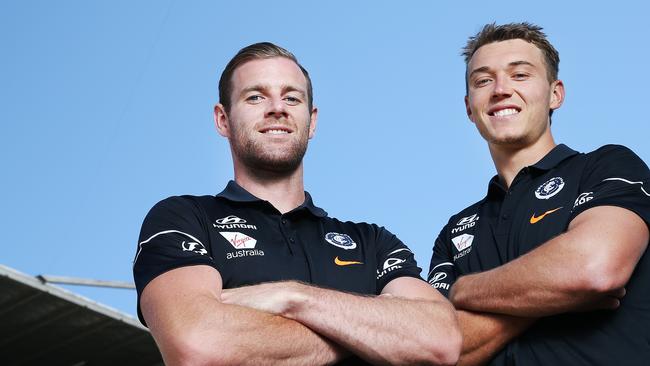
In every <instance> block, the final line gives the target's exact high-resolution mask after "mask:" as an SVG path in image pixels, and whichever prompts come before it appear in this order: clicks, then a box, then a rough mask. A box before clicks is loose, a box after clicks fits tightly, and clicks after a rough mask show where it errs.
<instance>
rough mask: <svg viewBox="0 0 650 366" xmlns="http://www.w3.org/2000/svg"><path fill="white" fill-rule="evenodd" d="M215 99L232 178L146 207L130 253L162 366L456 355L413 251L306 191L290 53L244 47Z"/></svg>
mask: <svg viewBox="0 0 650 366" xmlns="http://www.w3.org/2000/svg"><path fill="white" fill-rule="evenodd" d="M219 99H220V104H217V105H216V107H215V109H214V111H215V124H216V127H217V130H218V131H219V133H220V134H221V135H222V136H224V137H226V138H228V141H229V142H230V148H231V152H232V158H233V166H234V175H235V179H234V181H231V182H229V183H228V185H227V187H226V188H225V189H224V190H223V191H222V192H221V193H219V194H218V195H216V196H202V197H197V196H181V197H171V198H168V199H165V200H163V201H161V202H159V203H158V204H157V205H155V206H154V207H153V208H152V209H151V211H150V212H149V214H148V215H147V217H146V218H145V221H144V224H143V226H142V230H141V233H140V240H139V245H138V251H137V254H136V258H135V260H134V277H135V281H136V286H137V290H138V315H139V317H140V319H141V321H142V322H143V323H145V324H146V325H147V326H148V327H149V329H150V330H151V333H152V334H153V336H154V338H155V340H156V343H157V344H158V347H159V348H160V350H161V352H162V355H163V358H164V360H165V363H167V364H170V365H175V364H234V365H247V364H250V365H261V364H294V365H309V364H332V363H336V362H344V363H345V362H347V363H350V364H359V363H363V361H364V360H365V361H367V362H371V363H390V364H397V363H399V364H409V363H417V364H420V363H435V364H454V363H455V362H456V360H457V358H458V353H459V349H460V333H459V331H458V328H457V323H456V319H455V315H454V312H453V308H452V307H451V305H450V304H449V303H448V302H447V300H445V299H444V297H443V296H441V295H440V294H439V293H438V292H437V291H435V290H433V289H432V288H431V287H430V286H428V285H427V283H426V282H424V281H423V280H421V279H420V278H419V273H420V269H419V268H418V267H417V264H416V263H415V259H414V256H413V253H411V251H410V250H409V249H408V248H407V247H406V246H405V245H404V244H403V243H402V242H401V241H400V240H399V239H397V238H396V237H395V236H394V235H392V234H391V233H390V232H388V231H387V230H386V229H384V228H383V227H378V226H376V225H370V224H365V223H364V224H357V223H352V222H341V221H339V220H337V219H334V218H330V217H328V216H327V213H326V212H325V211H323V210H322V209H321V208H318V207H316V206H315V205H314V203H313V202H312V199H311V197H310V195H309V194H308V193H307V192H305V191H304V187H303V165H302V158H303V156H304V154H305V151H306V148H307V141H308V139H310V138H312V137H313V136H314V131H315V129H316V120H317V119H316V117H317V109H316V108H315V107H314V106H313V105H312V87H311V81H310V79H309V74H308V73H307V71H306V70H305V69H304V68H303V67H302V66H301V65H300V64H299V63H298V62H297V60H296V58H295V57H294V56H293V55H292V54H291V53H289V52H288V51H286V50H285V49H283V48H280V47H278V46H276V45H273V44H271V43H258V44H253V45H251V46H248V47H246V48H244V49H242V50H241V51H239V53H238V54H237V55H236V56H235V57H234V58H233V59H232V60H231V61H230V62H229V63H228V65H227V66H226V68H225V70H224V72H223V74H222V76H221V80H220V82H219Z"/></svg>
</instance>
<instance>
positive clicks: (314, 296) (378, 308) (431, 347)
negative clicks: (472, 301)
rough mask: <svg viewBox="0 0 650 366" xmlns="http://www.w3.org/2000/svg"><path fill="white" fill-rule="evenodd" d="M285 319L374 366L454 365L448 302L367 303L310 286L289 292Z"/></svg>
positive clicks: (389, 299) (370, 300)
mask: <svg viewBox="0 0 650 366" xmlns="http://www.w3.org/2000/svg"><path fill="white" fill-rule="evenodd" d="M289 293H290V295H289V297H288V306H287V308H286V310H285V311H284V312H283V313H282V315H283V316H286V317H288V318H290V319H295V320H296V321H298V322H300V323H302V324H304V325H306V326H308V327H309V328H310V329H313V330H314V331H316V332H318V333H319V334H321V335H324V336H325V337H327V338H329V339H332V340H333V341H335V342H336V343H338V344H340V345H342V346H343V347H344V348H346V349H349V350H351V351H352V352H354V353H355V354H357V355H358V356H360V357H362V358H364V359H366V360H367V361H369V362H371V363H374V364H396V363H399V364H420V363H425V362H428V363H431V362H435V363H438V364H453V363H455V362H456V359H455V357H456V355H453V357H451V358H450V357H449V356H448V355H449V354H450V353H453V351H451V352H446V351H447V350H451V349H454V347H455V346H456V345H455V344H453V343H454V341H455V339H459V338H455V337H454V335H455V334H457V328H456V319H455V316H454V314H453V308H452V307H451V305H450V304H449V303H448V302H446V301H431V300H418V299H405V298H400V297H394V296H378V297H364V296H358V295H353V294H347V293H341V292H338V291H332V290H325V289H320V288H315V287H311V286H304V285H303V286H296V287H293V289H292V291H290V292H289Z"/></svg>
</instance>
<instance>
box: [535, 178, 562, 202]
mask: <svg viewBox="0 0 650 366" xmlns="http://www.w3.org/2000/svg"><path fill="white" fill-rule="evenodd" d="M562 188H564V179H562V178H560V177H555V178H551V179H549V180H547V181H546V182H544V183H543V184H542V185H541V186H539V187H537V189H536V190H535V197H537V198H538V199H540V200H547V199H549V198H551V197H553V196H555V195H556V194H558V193H560V191H561V190H562Z"/></svg>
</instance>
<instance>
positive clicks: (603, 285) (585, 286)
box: [576, 265, 631, 295]
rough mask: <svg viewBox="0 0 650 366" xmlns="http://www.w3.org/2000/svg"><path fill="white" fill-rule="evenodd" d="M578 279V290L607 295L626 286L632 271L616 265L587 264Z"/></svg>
mask: <svg viewBox="0 0 650 366" xmlns="http://www.w3.org/2000/svg"><path fill="white" fill-rule="evenodd" d="M580 273H581V275H580V276H577V277H576V279H577V280H578V281H577V285H578V288H577V290H579V291H582V292H585V293H589V294H592V295H607V294H610V293H612V292H613V291H616V290H620V289H622V288H624V287H625V285H626V284H627V282H628V281H629V280H630V276H631V272H630V271H627V270H625V269H624V268H621V267H619V266H614V265H587V266H585V267H584V270H583V271H580Z"/></svg>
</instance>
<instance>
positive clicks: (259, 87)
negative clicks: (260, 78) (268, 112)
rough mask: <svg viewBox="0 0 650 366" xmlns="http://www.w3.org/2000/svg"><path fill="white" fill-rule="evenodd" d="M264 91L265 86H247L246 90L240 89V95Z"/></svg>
mask: <svg viewBox="0 0 650 366" xmlns="http://www.w3.org/2000/svg"><path fill="white" fill-rule="evenodd" d="M266 89H267V87H266V86H264V85H261V84H256V85H252V86H249V87H247V88H244V89H242V91H241V93H240V95H244V94H247V93H250V92H254V91H264V90H266Z"/></svg>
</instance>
